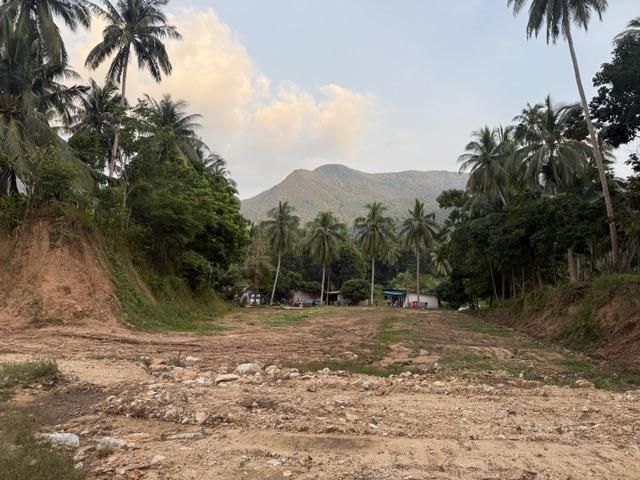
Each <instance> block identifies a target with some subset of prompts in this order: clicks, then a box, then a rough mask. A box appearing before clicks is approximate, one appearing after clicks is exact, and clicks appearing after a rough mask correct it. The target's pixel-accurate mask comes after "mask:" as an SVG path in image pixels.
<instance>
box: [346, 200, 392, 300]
mask: <svg viewBox="0 0 640 480" xmlns="http://www.w3.org/2000/svg"><path fill="white" fill-rule="evenodd" d="M365 207H366V209H367V214H366V215H365V216H364V217H358V218H356V219H355V221H354V228H355V232H356V240H357V241H358V243H359V244H360V248H362V251H363V252H364V254H365V255H368V256H369V257H371V295H370V298H369V303H370V304H371V305H373V293H374V283H375V269H376V257H381V256H383V255H384V254H385V253H386V252H387V251H388V250H389V246H390V244H391V240H392V237H393V220H392V219H391V218H390V217H387V216H385V211H386V207H384V206H383V205H382V204H381V203H379V202H373V203H369V204H367V205H366V206H365Z"/></svg>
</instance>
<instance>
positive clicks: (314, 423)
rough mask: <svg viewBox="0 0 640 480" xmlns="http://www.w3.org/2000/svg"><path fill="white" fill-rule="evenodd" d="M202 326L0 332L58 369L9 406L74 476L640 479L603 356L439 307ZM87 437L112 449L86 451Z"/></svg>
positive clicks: (635, 433) (267, 313) (239, 319)
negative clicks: (52, 438) (70, 453)
mask: <svg viewBox="0 0 640 480" xmlns="http://www.w3.org/2000/svg"><path fill="white" fill-rule="evenodd" d="M219 323H220V326H221V327H224V329H225V330H223V331H222V333H221V334H219V335H215V336H196V335H190V334H166V333H163V334H154V333H144V332H135V331H130V330H126V329H124V328H122V327H117V326H116V327H114V326H113V325H109V326H106V325H105V326H104V328H100V327H99V325H100V322H98V326H96V324H92V325H76V326H66V327H62V326H54V327H51V326H49V327H46V328H38V329H36V328H23V327H22V328H13V329H9V330H7V331H5V332H4V334H3V337H2V339H1V340H0V362H8V361H23V360H26V359H31V358H42V357H50V358H54V359H56V360H57V361H58V364H59V366H60V370H61V372H62V381H61V382H60V383H59V384H58V385H56V386H54V387H52V388H36V387H32V388H28V389H20V390H14V391H12V392H11V393H12V397H11V399H10V402H11V403H14V404H16V405H20V406H23V407H24V408H26V409H28V410H29V411H31V412H32V414H33V415H34V418H35V419H36V421H38V422H39V424H40V429H41V431H43V432H63V431H64V432H72V433H75V434H77V435H79V437H80V442H81V447H80V450H79V451H78V454H77V460H78V462H79V463H80V464H79V465H78V467H79V468H83V469H85V470H86V471H87V476H88V478H91V479H120V480H122V479H148V480H151V479H158V480H160V479H194V480H195V479H197V480H208V479H222V480H226V479H274V480H275V479H286V478H294V479H372V480H376V479H386V478H389V479H451V478H453V479H496V480H497V479H501V480H502V479H511V480H531V479H536V480H540V479H562V480H567V479H583V478H594V479H637V478H640V450H639V447H640V403H639V401H640V390H637V387H634V386H633V385H634V383H633V381H634V379H628V378H626V377H625V376H624V374H623V372H619V371H616V370H613V369H611V368H610V367H609V366H608V365H606V364H598V365H595V364H593V363H592V361H590V360H588V359H586V358H582V357H578V356H575V355H574V354H571V353H570V352H568V351H565V350H562V349H558V348H552V347H549V346H544V345H541V344H539V343H537V342H534V341H533V340H532V339H531V338H529V337H527V336H524V335H521V334H518V333H517V332H514V331H512V330H509V329H506V328H503V327H496V326H494V325H492V324H488V323H483V322H481V321H479V320H476V319H473V318H471V317H467V316H463V315H462V314H458V313H452V312H442V311H439V312H415V311H406V310H395V309H368V308H330V307H325V308H317V309H309V310H304V311H284V310H269V309H242V310H236V311H234V312H233V313H231V314H230V315H228V316H226V317H225V318H223V319H221V320H220V321H219ZM145 357H146V358H145ZM247 362H250V363H255V364H257V366H255V365H254V366H251V367H250V368H249V370H251V372H249V373H247V372H245V373H242V372H239V373H237V377H235V376H231V377H220V375H223V374H234V372H235V370H236V367H237V366H238V365H239V364H243V363H247ZM326 367H328V368H326ZM366 373H372V374H374V375H368V374H366ZM221 378H224V379H225V381H221ZM594 385H595V386H598V387H606V388H602V389H599V388H593V387H594ZM104 437H108V438H113V439H117V440H119V441H121V442H119V446H118V447H116V448H111V449H108V450H105V449H102V450H101V449H100V448H99V447H98V444H99V442H100V440H101V439H103V438H104Z"/></svg>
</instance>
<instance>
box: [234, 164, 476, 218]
mask: <svg viewBox="0 0 640 480" xmlns="http://www.w3.org/2000/svg"><path fill="white" fill-rule="evenodd" d="M466 182H467V175H459V174H457V173H454V172H447V171H434V172H423V171H411V172H390V173H375V174H372V173H365V172H361V171H359V170H355V169H353V168H350V167H347V166H346V165H341V164H327V165H322V166H320V167H317V168H316V169H314V170H305V169H298V170H294V171H293V172H291V173H290V174H289V175H288V176H287V178H285V179H284V181H282V182H281V183H279V184H278V185H275V186H274V187H272V188H270V189H268V190H265V191H264V192H262V193H260V194H258V195H256V196H255V197H253V198H249V199H246V200H243V201H242V213H243V214H244V215H245V216H246V217H247V218H248V219H249V220H251V221H254V222H259V221H261V220H264V219H265V218H266V214H267V211H269V209H271V208H273V207H274V206H276V205H277V204H278V202H279V201H288V202H289V203H290V204H291V205H292V206H293V207H294V208H295V213H296V215H298V216H299V217H300V218H301V220H302V221H303V222H304V221H309V220H312V219H313V218H314V217H315V216H316V215H317V214H318V212H320V211H327V210H329V211H332V212H333V213H334V214H335V215H336V216H337V217H338V218H340V219H341V220H342V221H344V222H347V223H351V222H352V221H353V219H354V218H355V217H357V216H359V215H361V214H362V213H363V212H364V205H366V204H367V203H371V202H373V201H378V202H382V203H383V204H385V205H386V206H387V207H388V208H389V214H390V215H391V216H395V217H398V218H399V217H402V216H404V215H405V214H406V211H407V209H408V208H409V207H410V206H411V205H412V204H413V202H414V200H415V199H416V198H418V199H420V200H421V201H423V202H424V203H425V207H426V208H427V209H429V210H430V211H433V212H436V213H438V212H437V210H438V208H437V204H436V198H437V197H438V195H440V193H441V192H442V191H443V190H447V189H451V188H460V189H462V188H464V187H465V185H466Z"/></svg>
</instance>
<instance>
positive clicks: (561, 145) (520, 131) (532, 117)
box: [514, 96, 592, 194]
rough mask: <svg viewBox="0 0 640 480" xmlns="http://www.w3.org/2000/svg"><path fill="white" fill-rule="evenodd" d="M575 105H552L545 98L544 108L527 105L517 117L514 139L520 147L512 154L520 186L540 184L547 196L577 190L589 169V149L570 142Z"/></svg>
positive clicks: (515, 119)
mask: <svg viewBox="0 0 640 480" xmlns="http://www.w3.org/2000/svg"><path fill="white" fill-rule="evenodd" d="M580 108H581V107H580V106H578V105H566V106H564V105H557V106H556V105H554V104H553V102H552V100H551V98H550V97H548V96H547V98H546V99H545V102H544V104H537V105H534V106H531V105H527V107H526V108H525V109H524V110H523V112H522V114H520V115H518V116H516V117H515V118H514V121H515V122H516V134H515V135H516V138H517V139H518V141H519V142H520V143H521V144H522V147H521V148H519V149H518V150H517V151H516V152H515V156H514V158H515V161H516V162H517V164H516V165H515V166H514V168H516V169H518V170H519V173H520V175H519V178H520V184H521V186H523V187H524V188H526V187H529V188H536V187H537V185H538V184H542V185H543V186H544V189H545V190H546V191H548V192H550V193H554V194H555V193H558V192H559V191H562V190H564V191H566V190H569V189H571V188H572V187H574V186H576V185H577V184H578V183H579V182H580V180H581V179H582V178H583V176H584V174H585V172H586V171H587V169H588V168H589V158H591V157H592V150H591V148H590V147H589V146H588V145H587V144H585V143H583V142H580V141H577V140H573V139H571V138H569V136H568V133H569V129H570V128H571V126H572V125H571V120H572V118H574V116H575V113H576V111H578V110H580Z"/></svg>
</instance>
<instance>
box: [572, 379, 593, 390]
mask: <svg viewBox="0 0 640 480" xmlns="http://www.w3.org/2000/svg"><path fill="white" fill-rule="evenodd" d="M576 387H578V388H596V386H595V385H594V384H593V382H590V381H589V380H585V379H584V378H579V379H578V380H576Z"/></svg>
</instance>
